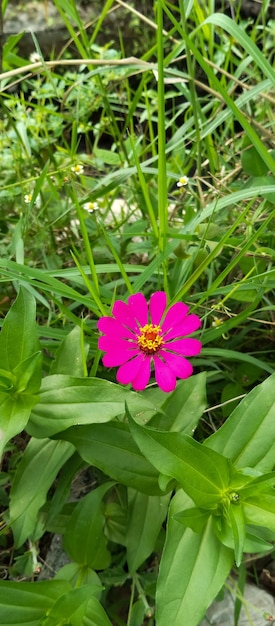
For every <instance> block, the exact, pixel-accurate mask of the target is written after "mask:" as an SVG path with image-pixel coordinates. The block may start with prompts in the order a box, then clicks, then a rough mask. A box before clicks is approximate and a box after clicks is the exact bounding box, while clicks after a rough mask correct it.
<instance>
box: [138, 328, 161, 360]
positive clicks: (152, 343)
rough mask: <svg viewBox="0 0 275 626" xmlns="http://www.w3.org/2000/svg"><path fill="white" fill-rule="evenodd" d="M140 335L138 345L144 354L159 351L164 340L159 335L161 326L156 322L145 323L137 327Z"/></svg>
mask: <svg viewBox="0 0 275 626" xmlns="http://www.w3.org/2000/svg"><path fill="white" fill-rule="evenodd" d="M139 330H140V333H141V335H139V337H138V346H139V348H140V350H142V352H144V353H145V354H148V355H150V354H155V353H156V352H158V351H159V349H160V348H161V346H162V345H163V343H164V341H163V339H162V337H161V336H160V335H161V333H162V330H161V327H160V326H157V325H156V324H145V326H142V328H140V329H139Z"/></svg>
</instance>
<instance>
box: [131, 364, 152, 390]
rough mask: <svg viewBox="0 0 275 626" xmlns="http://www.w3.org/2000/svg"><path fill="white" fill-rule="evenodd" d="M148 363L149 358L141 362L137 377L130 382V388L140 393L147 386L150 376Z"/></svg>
mask: <svg viewBox="0 0 275 626" xmlns="http://www.w3.org/2000/svg"><path fill="white" fill-rule="evenodd" d="M150 361H151V359H150V358H149V357H147V358H146V359H145V360H144V361H143V363H142V367H141V368H140V370H139V372H138V374H137V376H136V377H135V378H134V379H133V380H132V387H133V389H135V390H136V391H142V390H143V389H145V387H146V385H147V384H148V381H149V378H150V375H151V367H150Z"/></svg>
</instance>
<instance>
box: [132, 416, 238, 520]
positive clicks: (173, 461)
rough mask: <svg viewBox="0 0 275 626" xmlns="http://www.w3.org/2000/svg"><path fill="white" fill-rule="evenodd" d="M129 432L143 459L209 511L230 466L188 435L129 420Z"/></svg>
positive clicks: (224, 486) (218, 498)
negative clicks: (175, 482)
mask: <svg viewBox="0 0 275 626" xmlns="http://www.w3.org/2000/svg"><path fill="white" fill-rule="evenodd" d="M130 430H131V432H132V433H133V437H134V439H135V441H136V443H137V445H138V446H139V448H140V450H141V451H142V452H143V454H144V456H146V457H147V459H148V460H149V459H150V461H151V463H153V464H154V465H155V467H156V468H157V469H158V470H159V472H162V473H163V474H165V476H171V478H176V480H177V481H178V482H179V483H180V485H181V486H182V487H183V488H184V490H185V491H186V493H187V494H188V495H189V496H190V498H192V500H194V502H195V504H196V505H197V506H198V507H202V508H204V507H205V508H209V509H211V508H213V507H215V506H216V505H217V504H218V502H219V501H220V499H221V492H223V491H224V490H226V489H227V487H228V484H229V472H230V464H229V461H228V459H226V458H225V457H223V456H222V455H219V454H214V455H213V454H212V452H213V450H211V454H210V455H208V454H205V450H206V448H205V447H204V446H202V445H201V444H200V443H198V442H196V441H194V440H193V439H192V438H191V437H189V436H188V435H184V434H182V433H177V432H176V433H173V432H172V433H171V432H168V433H167V432H163V431H156V430H153V429H152V428H149V427H147V428H142V427H141V426H138V425H137V424H136V423H135V422H134V421H133V420H132V419H130ZM209 451H210V450H208V452H209Z"/></svg>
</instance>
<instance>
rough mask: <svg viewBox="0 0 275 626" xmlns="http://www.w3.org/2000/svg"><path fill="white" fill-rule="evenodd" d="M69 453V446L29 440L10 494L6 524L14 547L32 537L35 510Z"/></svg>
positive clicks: (36, 512)
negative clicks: (7, 523)
mask: <svg viewBox="0 0 275 626" xmlns="http://www.w3.org/2000/svg"><path fill="white" fill-rule="evenodd" d="M73 452H74V449H73V446H72V445H71V444H68V443H65V442H63V441H50V440H43V441H41V440H35V439H31V440H30V442H29V443H28V445H27V447H26V449H25V451H24V453H23V456H22V459H21V462H20V463H19V465H18V468H17V470H16V473H15V476H14V480H13V485H12V489H11V494H10V522H11V526H12V530H13V535H14V541H15V544H16V546H17V547H18V546H21V545H22V544H23V543H24V541H26V539H27V538H33V537H32V535H33V533H34V530H35V528H36V524H37V516H38V512H39V509H40V508H41V506H42V505H43V504H44V502H45V500H46V497H47V492H48V490H49V488H50V487H51V485H52V483H53V481H54V479H55V478H56V475H57V473H58V472H59V470H60V468H61V467H62V466H63V464H64V463H65V462H66V461H67V459H68V458H69V457H71V456H72V454H73ZM33 539H34V538H33Z"/></svg>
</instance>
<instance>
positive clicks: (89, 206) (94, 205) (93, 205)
mask: <svg viewBox="0 0 275 626" xmlns="http://www.w3.org/2000/svg"><path fill="white" fill-rule="evenodd" d="M83 209H84V211H87V212H88V213H94V211H97V209H99V206H98V202H85V204H83Z"/></svg>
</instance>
